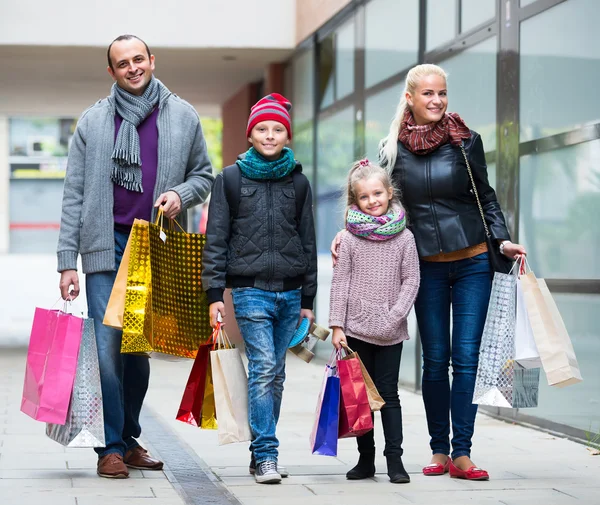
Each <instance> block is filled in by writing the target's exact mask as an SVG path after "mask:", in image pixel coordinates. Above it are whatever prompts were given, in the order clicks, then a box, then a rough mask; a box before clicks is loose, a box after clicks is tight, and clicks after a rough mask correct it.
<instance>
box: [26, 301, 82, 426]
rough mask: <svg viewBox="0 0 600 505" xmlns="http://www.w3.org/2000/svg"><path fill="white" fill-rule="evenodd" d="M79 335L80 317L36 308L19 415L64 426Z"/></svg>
mask: <svg viewBox="0 0 600 505" xmlns="http://www.w3.org/2000/svg"><path fill="white" fill-rule="evenodd" d="M82 333H83V319H82V318H80V317H76V316H73V315H71V314H67V313H65V312H62V311H60V310H47V309H40V308H36V309H35V315H34V316H33V326H32V328H31V336H30V339H29V349H28V351H27V365H26V368H25V383H24V384H23V399H22V401H21V411H22V412H24V413H25V414H27V415H28V416H30V417H32V418H33V419H36V420H38V421H43V422H45V423H53V424H65V422H66V419H67V413H68V410H69V402H70V400H71V392H72V390H73V383H74V381H75V374H76V372H77V358H78V356H79V345H80V344H81V335H82Z"/></svg>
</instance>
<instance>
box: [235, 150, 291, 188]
mask: <svg viewBox="0 0 600 505" xmlns="http://www.w3.org/2000/svg"><path fill="white" fill-rule="evenodd" d="M236 163H237V165H238V167H240V170H241V172H242V175H243V176H244V177H247V178H248V179H259V180H268V179H270V180H273V179H281V178H282V177H285V176H286V175H290V174H291V173H292V171H293V170H294V169H295V168H296V160H295V159H294V151H292V150H291V149H290V148H289V147H284V148H283V151H281V156H280V157H279V158H278V159H276V160H274V161H269V160H268V159H266V158H265V157H263V156H261V155H260V153H259V152H258V151H257V150H256V149H254V147H251V148H250V149H248V151H247V152H246V156H245V158H244V159H243V160H237V161H236Z"/></svg>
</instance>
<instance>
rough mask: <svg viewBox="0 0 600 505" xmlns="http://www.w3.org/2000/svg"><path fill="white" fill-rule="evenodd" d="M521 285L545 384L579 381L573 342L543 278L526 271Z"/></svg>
mask: <svg viewBox="0 0 600 505" xmlns="http://www.w3.org/2000/svg"><path fill="white" fill-rule="evenodd" d="M522 285H523V294H524V298H525V304H526V306H527V313H528V315H529V321H530V322H531V329H532V331H533V336H534V338H535V343H536V346H537V349H538V351H539V354H540V358H541V361H542V367H543V369H544V372H545V373H546V379H547V380H548V384H549V385H550V386H557V387H565V386H569V385H571V384H576V383H578V382H581V381H582V380H583V379H582V378H581V372H580V370H579V364H578V363H577V357H576V356H575V350H574V349H573V344H572V343H571V339H570V337H569V334H568V332H567V328H566V327H565V323H564V322H563V320H562V317H561V315H560V313H559V312H558V307H557V306H556V302H555V301H554V299H553V298H552V295H551V294H550V290H549V289H548V286H547V285H546V282H545V281H544V279H537V278H536V277H535V275H534V274H533V272H529V273H528V274H527V275H525V276H523V277H522Z"/></svg>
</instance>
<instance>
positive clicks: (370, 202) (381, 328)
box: [329, 159, 419, 484]
mask: <svg viewBox="0 0 600 505" xmlns="http://www.w3.org/2000/svg"><path fill="white" fill-rule="evenodd" d="M347 192H348V203H347V205H348V207H347V210H346V229H347V230H348V232H350V233H343V234H342V237H341V242H340V248H339V257H338V261H337V264H336V266H335V268H334V271H333V281H332V284H331V298H330V308H329V326H330V327H331V328H332V329H333V336H332V342H333V345H334V346H335V347H336V348H337V349H339V348H340V346H341V345H343V344H347V345H348V346H349V347H350V348H352V350H354V351H356V352H358V354H359V355H360V357H361V359H362V361H363V363H364V365H365V367H366V369H367V371H368V372H369V375H371V377H372V378H373V381H374V382H375V386H376V387H377V389H378V391H379V393H380V395H381V396H382V398H383V399H384V401H385V405H384V407H383V408H382V409H381V420H382V422H383V431H384V435H385V451H384V455H385V457H386V459H387V467H388V475H389V477H390V481H391V482H393V483H397V484H400V483H406V482H410V477H409V476H408V473H407V472H406V470H405V469H404V465H403V464H402V409H401V407H400V400H399V398H398V374H399V370H400V358H401V356H402V342H403V341H404V340H406V339H408V338H409V337H408V330H407V324H406V318H407V316H408V313H409V311H410V309H411V307H412V306H413V303H414V301H415V298H416V296H417V291H418V289H419V259H418V255H417V249H416V246H415V241H414V238H413V235H412V233H411V232H410V231H409V230H406V229H405V227H406V219H405V215H404V210H403V209H402V206H401V205H400V202H399V200H398V198H397V197H396V195H395V192H394V188H393V186H392V183H391V180H390V176H389V175H388V173H387V172H386V171H385V170H384V169H382V168H381V167H379V166H377V165H374V164H372V163H370V162H369V161H368V160H366V159H365V160H362V161H359V162H356V163H355V164H354V166H353V167H352V169H351V170H350V173H349V175H348V190H347ZM357 442H358V452H359V460H358V464H357V465H356V466H355V467H354V468H353V469H352V470H350V471H349V472H348V473H347V474H346V478H348V479H351V480H357V479H366V478H369V477H373V475H375V440H374V437H373V430H371V431H370V432H369V433H367V434H365V435H363V436H361V437H358V438H357Z"/></svg>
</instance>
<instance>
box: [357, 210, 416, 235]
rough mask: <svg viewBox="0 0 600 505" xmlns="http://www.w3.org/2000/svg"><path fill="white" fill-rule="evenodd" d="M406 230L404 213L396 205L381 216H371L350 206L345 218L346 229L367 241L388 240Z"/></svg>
mask: <svg viewBox="0 0 600 505" xmlns="http://www.w3.org/2000/svg"><path fill="white" fill-rule="evenodd" d="M404 228H406V217H405V215H404V211H403V210H402V209H401V208H400V207H399V206H397V205H394V206H392V210H391V211H390V212H388V213H387V214H384V215H383V216H371V215H369V214H365V213H364V212H362V211H361V210H360V209H359V208H358V207H357V206H356V205H352V206H350V208H349V209H348V214H347V216H346V229H347V230H348V231H349V232H350V233H352V234H353V235H356V236H357V237H362V238H366V239H368V240H388V239H390V238H393V237H395V236H396V235H398V234H399V233H400V232H402V231H403V230H404Z"/></svg>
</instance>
